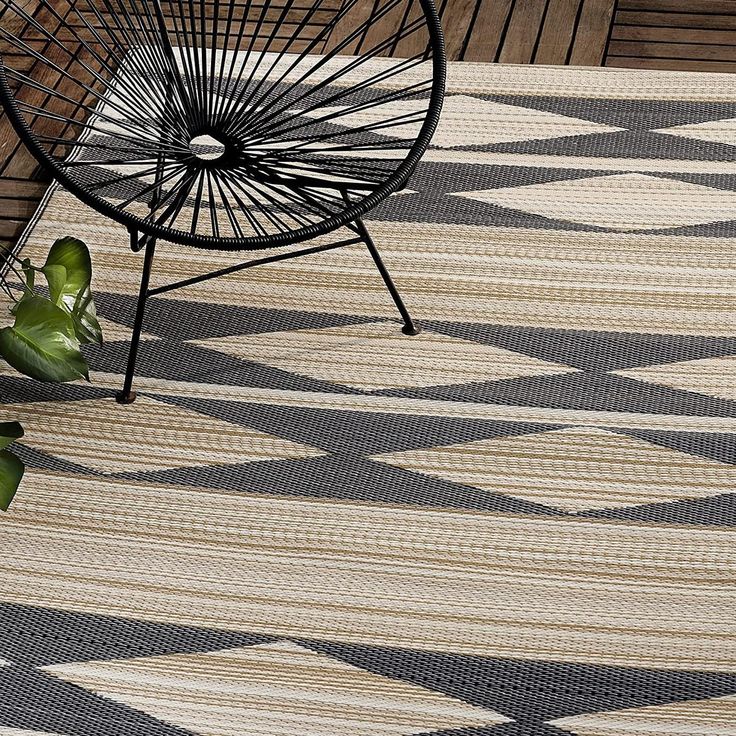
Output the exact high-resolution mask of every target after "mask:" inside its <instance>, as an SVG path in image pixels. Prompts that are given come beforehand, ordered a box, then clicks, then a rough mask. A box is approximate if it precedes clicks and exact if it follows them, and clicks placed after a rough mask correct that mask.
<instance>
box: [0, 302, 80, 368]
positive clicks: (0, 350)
mask: <svg viewBox="0 0 736 736" xmlns="http://www.w3.org/2000/svg"><path fill="white" fill-rule="evenodd" d="M0 355H2V357H3V358H5V360H6V361H7V362H8V363H10V365H12V366H13V368H15V369H16V370H18V371H20V372H21V373H24V374H25V375H27V376H30V377H31V378H36V379H38V380H39V381H53V382H63V381H74V380H76V379H78V378H86V379H87V380H89V367H88V366H87V362H86V361H85V359H84V357H83V356H82V354H81V352H80V351H79V340H78V339H77V336H76V331H75V328H74V323H73V322H72V318H71V316H70V315H69V314H67V313H66V312H65V311H64V310H63V309H62V308H61V307H57V306H56V305H55V304H52V303H51V302H50V301H48V299H44V298H43V297H40V296H32V297H29V298H28V299H25V300H23V301H22V302H21V303H20V305H19V306H18V309H17V311H16V314H15V324H14V325H13V326H12V327H5V328H4V329H2V330H0Z"/></svg>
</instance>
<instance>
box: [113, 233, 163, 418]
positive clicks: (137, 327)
mask: <svg viewBox="0 0 736 736" xmlns="http://www.w3.org/2000/svg"><path fill="white" fill-rule="evenodd" d="M130 239H131V244H132V243H137V242H138V233H134V232H131V234H130ZM145 243H146V245H145V253H144V257H143V273H142V274H141V287H140V291H139V292H138V305H137V307H136V312H135V320H134V322H133V334H132V335H131V338H130V351H129V352H128V365H127V368H126V370H125V381H124V382H123V389H122V391H119V392H118V393H117V394H116V396H115V400H116V401H117V402H118V404H132V403H133V402H134V401H135V397H136V393H135V391H133V390H132V389H133V377H134V375H135V364H136V360H137V358H138V345H139V344H140V341H141V331H142V330H143V318H144V316H145V311H146V300H147V299H148V283H149V281H150V279H151V267H152V266H153V253H154V251H155V250H156V240H155V239H154V238H149V237H146V239H145Z"/></svg>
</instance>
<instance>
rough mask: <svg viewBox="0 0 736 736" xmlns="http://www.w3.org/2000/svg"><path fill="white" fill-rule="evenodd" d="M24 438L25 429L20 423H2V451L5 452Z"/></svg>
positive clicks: (0, 435) (0, 428) (0, 426)
mask: <svg viewBox="0 0 736 736" xmlns="http://www.w3.org/2000/svg"><path fill="white" fill-rule="evenodd" d="M22 436H23V427H21V426H20V423H19V422H0V450H4V449H5V448H6V447H7V446H8V445H9V444H10V443H11V442H15V440H18V439H20V438H21V437H22Z"/></svg>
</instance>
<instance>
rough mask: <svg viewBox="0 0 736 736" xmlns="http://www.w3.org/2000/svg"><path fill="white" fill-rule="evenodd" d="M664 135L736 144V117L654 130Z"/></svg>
mask: <svg viewBox="0 0 736 736" xmlns="http://www.w3.org/2000/svg"><path fill="white" fill-rule="evenodd" d="M654 132H656V133H663V134H665V135H674V136H679V137H681V138H693V139H695V140H698V141H707V142H708V143H725V144H726V145H729V146H736V118H728V119H725V120H706V121H705V122H703V123H694V124H692V125H678V126H676V127H673V128H661V129H660V130H657V131H654Z"/></svg>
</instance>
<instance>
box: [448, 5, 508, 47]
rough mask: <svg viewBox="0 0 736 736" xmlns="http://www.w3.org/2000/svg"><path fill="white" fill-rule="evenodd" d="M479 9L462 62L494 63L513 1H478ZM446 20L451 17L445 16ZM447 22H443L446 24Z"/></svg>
mask: <svg viewBox="0 0 736 736" xmlns="http://www.w3.org/2000/svg"><path fill="white" fill-rule="evenodd" d="M479 2H480V7H479V8H478V9H477V15H476V16H475V19H474V22H473V24H472V26H471V28H470V38H469V40H468V43H467V47H466V49H465V55H464V56H463V60H464V61H496V60H497V59H498V56H499V54H500V51H501V43H502V41H503V34H504V31H505V29H506V24H507V20H508V19H509V17H510V16H509V14H510V12H511V11H512V10H513V4H514V3H513V0H495V1H494V0H479ZM446 17H447V18H449V17H451V16H446ZM448 22H449V20H446V21H445V24H447V23H448Z"/></svg>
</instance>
